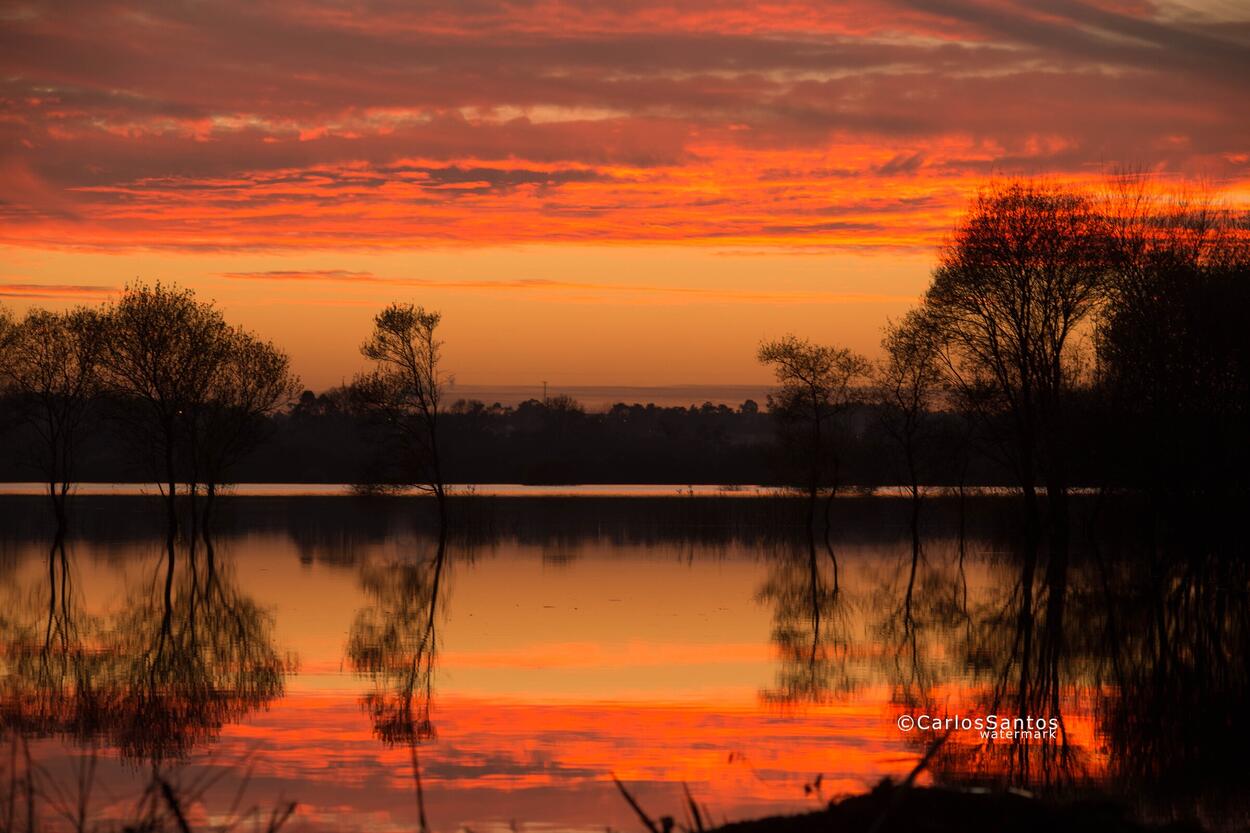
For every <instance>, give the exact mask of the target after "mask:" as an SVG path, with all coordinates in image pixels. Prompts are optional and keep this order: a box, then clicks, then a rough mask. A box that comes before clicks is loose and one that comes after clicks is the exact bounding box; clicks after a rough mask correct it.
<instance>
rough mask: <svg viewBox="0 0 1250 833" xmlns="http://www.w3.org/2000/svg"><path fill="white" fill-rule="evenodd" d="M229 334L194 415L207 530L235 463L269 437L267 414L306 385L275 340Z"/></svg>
mask: <svg viewBox="0 0 1250 833" xmlns="http://www.w3.org/2000/svg"><path fill="white" fill-rule="evenodd" d="M225 335H226V341H227V345H226V349H225V351H224V353H223V356H222V361H221V362H220V364H219V365H218V366H217V368H216V372H215V373H214V374H213V376H212V378H211V380H210V382H209V385H208V389H207V390H206V391H205V395H204V397H202V398H201V399H199V400H197V401H196V402H195V403H193V405H192V407H191V413H190V420H189V423H190V425H189V430H190V438H191V453H192V454H193V455H194V458H195V470H196V472H198V474H199V478H200V480H201V482H202V483H203V484H204V488H205V497H206V502H205V510H204V531H205V534H207V533H208V524H209V521H210V517H211V513H212V507H213V501H214V499H215V497H216V494H217V488H218V487H219V486H221V485H222V484H223V483H225V482H226V479H227V477H228V475H229V470H230V468H231V467H232V466H233V465H235V464H236V463H237V462H238V461H239V460H240V459H241V458H242V457H243V456H245V455H246V454H247V453H249V452H250V451H252V450H253V449H254V448H255V447H256V446H257V445H258V444H259V443H260V442H261V441H262V440H263V439H264V437H265V432H266V430H267V429H268V428H269V422H268V420H267V417H268V416H270V415H271V414H273V413H274V411H276V410H277V409H278V408H280V407H282V406H284V405H286V404H288V403H289V402H291V400H293V399H294V398H295V396H296V395H297V394H298V393H299V389H300V388H299V384H300V383H299V378H298V377H296V376H295V375H293V374H292V373H291V369H290V364H291V363H290V359H289V358H288V357H287V355H286V353H284V352H282V350H280V349H278V348H277V347H275V346H274V345H273V344H272V343H271V342H268V341H262V340H261V339H259V338H257V337H256V336H254V335H253V334H251V333H249V332H247V331H246V330H243V329H241V328H236V329H232V330H230V331H229V332H228V333H226V334H225Z"/></svg>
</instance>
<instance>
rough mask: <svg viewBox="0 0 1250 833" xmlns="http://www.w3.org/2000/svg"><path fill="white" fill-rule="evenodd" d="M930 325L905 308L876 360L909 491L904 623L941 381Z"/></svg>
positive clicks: (884, 415)
mask: <svg viewBox="0 0 1250 833" xmlns="http://www.w3.org/2000/svg"><path fill="white" fill-rule="evenodd" d="M932 327H933V323H932V321H931V320H930V319H929V318H928V317H927V316H926V315H924V313H923V312H922V311H920V310H913V311H912V312H909V313H908V314H907V315H906V316H905V317H904V318H903V320H902V321H899V322H891V323H889V324H887V326H886V330H885V338H884V339H883V340H882V346H883V347H884V348H885V359H884V360H883V361H881V362H879V363H878V366H877V376H876V381H877V390H878V396H879V397H880V403H879V404H880V406H881V409H880V423H881V426H882V428H883V430H884V433H885V434H886V436H888V437H889V438H890V439H891V440H893V441H894V444H895V445H896V446H897V447H898V450H899V452H900V453H901V455H902V458H903V468H904V471H905V473H906V477H907V488H908V491H909V492H910V493H911V540H912V552H911V574H910V578H909V579H908V582H907V595H906V601H905V604H904V609H905V611H906V615H905V618H904V621H905V622H908V623H910V621H911V599H912V592H913V590H914V588H915V584H916V569H917V566H918V563H919V561H920V506H921V491H920V484H921V477H922V474H921V472H922V470H923V469H924V462H923V459H922V458H924V457H925V456H926V454H927V455H932V452H933V449H932V447H931V446H930V445H929V444H930V443H931V442H932V440H933V439H934V431H935V419H934V411H935V410H936V409H937V406H938V397H939V395H940V394H941V391H942V384H943V379H942V371H941V368H940V366H939V365H938V341H937V339H936V338H935V337H934V334H933V332H932Z"/></svg>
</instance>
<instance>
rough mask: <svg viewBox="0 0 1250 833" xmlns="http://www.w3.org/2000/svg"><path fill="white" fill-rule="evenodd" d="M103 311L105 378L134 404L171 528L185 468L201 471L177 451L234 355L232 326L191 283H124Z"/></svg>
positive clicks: (188, 472) (190, 474)
mask: <svg viewBox="0 0 1250 833" xmlns="http://www.w3.org/2000/svg"><path fill="white" fill-rule="evenodd" d="M106 315H107V318H108V326H107V338H106V339H105V350H104V359H105V361H104V367H105V371H106V372H105V378H106V380H107V382H108V385H109V387H110V388H111V389H112V390H113V392H115V393H116V394H118V395H120V396H121V397H122V398H124V399H125V400H128V402H129V404H130V405H131V406H132V407H131V408H130V409H129V410H128V412H129V413H131V414H132V419H131V420H130V423H129V425H130V428H131V429H132V433H133V434H134V435H135V436H136V438H137V439H138V440H139V442H140V443H141V444H142V445H143V446H144V447H146V448H150V449H151V451H152V452H153V453H154V455H155V459H154V462H155V465H156V468H157V470H158V471H159V472H160V475H159V477H160V478H161V479H162V480H163V482H164V484H165V485H164V488H165V490H166V494H165V498H166V506H167V508H168V516H169V527H170V534H171V535H172V534H173V533H174V532H175V531H176V529H177V524H178V519H177V511H176V510H177V503H176V495H177V484H178V482H179V474H180V469H181V470H182V472H183V474H184V478H185V482H196V479H197V478H196V476H195V474H194V471H193V469H194V465H195V460H194V459H193V458H192V459H180V456H181V455H180V448H183V447H185V445H186V444H185V442H183V440H184V438H185V437H186V436H187V419H188V416H189V415H190V414H191V413H192V412H193V411H195V410H196V409H197V408H198V407H200V406H202V404H203V403H204V402H205V400H206V397H207V396H208V393H209V391H210V390H211V387H212V381H213V379H214V378H215V377H216V376H217V374H218V373H219V372H220V368H221V366H222V364H223V363H224V362H225V361H226V358H227V356H228V355H229V348H230V343H231V338H230V328H229V327H228V326H227V325H226V322H225V321H224V320H223V319H222V316H221V313H220V312H219V311H218V310H217V309H216V308H215V307H214V306H213V305H212V304H211V303H202V302H200V301H197V300H196V298H195V293H194V292H192V291H191V290H189V289H177V288H175V287H169V286H164V285H162V284H160V283H156V284H154V285H153V286H148V285H146V284H142V283H136V284H133V285H130V286H128V287H126V290H125V291H124V292H123V293H122V296H121V298H120V299H118V300H117V301H115V302H113V303H112V304H110V305H109V306H108V307H107V308H106Z"/></svg>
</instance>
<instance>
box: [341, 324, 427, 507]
mask: <svg viewBox="0 0 1250 833" xmlns="http://www.w3.org/2000/svg"><path fill="white" fill-rule="evenodd" d="M441 320H442V316H441V315H440V314H439V313H437V312H433V311H431V312H427V311H426V310H425V308H424V307H419V306H414V305H412V304H392V305H390V306H389V307H387V308H386V309H384V310H383V311H382V312H380V313H378V315H377V316H376V317H375V318H374V320H373V325H374V326H373V334H372V336H371V337H370V338H369V340H368V341H366V342H365V343H364V344H362V345H361V347H360V352H361V354H362V355H364V356H365V358H368V359H371V360H372V361H373V362H374V363H375V365H376V366H375V369H374V370H373V372H371V373H367V374H364V375H362V376H360V377H358V378H357V379H356V381H355V383H354V384H353V389H354V392H355V394H356V398H357V401H358V402H360V403H361V404H362V405H363V406H364V407H365V408H366V409H367V410H368V411H369V412H371V413H372V414H374V415H375V416H378V417H380V418H381V419H382V420H383V421H384V422H385V423H386V424H387V425H388V426H390V427H391V428H392V429H393V430H394V431H395V432H396V433H397V435H398V436H399V438H400V439H401V441H402V442H403V444H404V447H405V449H406V450H407V451H408V452H409V454H411V456H412V466H413V470H412V474H413V479H412V482H413V483H414V484H415V485H416V486H417V487H418V488H420V489H422V490H424V491H426V492H429V493H430V494H432V495H433V496H434V498H435V499H436V500H437V502H438V513H439V520H440V522H441V523H443V524H444V525H445V524H446V520H447V507H446V503H447V488H446V484H445V482H444V480H443V470H442V462H441V459H440V454H439V438H438V418H439V413H440V407H441V402H442V396H443V385H444V382H445V378H444V376H443V373H442V370H441V369H440V366H439V365H440V359H441V355H440V353H441V347H442V342H441V341H439V340H438V339H437V338H436V337H435V331H436V330H437V329H438V325H439V323H440V322H441Z"/></svg>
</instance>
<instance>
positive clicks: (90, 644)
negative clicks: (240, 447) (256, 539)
mask: <svg viewBox="0 0 1250 833" xmlns="http://www.w3.org/2000/svg"><path fill="white" fill-rule="evenodd" d="M74 574H75V566H74V564H73V558H72V556H71V555H70V554H69V551H68V550H67V547H66V545H65V540H64V537H63V536H62V535H60V534H58V535H57V536H56V538H55V539H54V542H53V544H52V547H51V549H50V550H49V556H48V569H47V572H46V574H45V575H44V578H43V580H42V581H41V584H43V583H46V587H39V588H35V589H34V590H33V592H32V593H31V594H29V595H28V596H27V598H26V600H25V601H24V602H23V601H22V600H17V603H13V604H9V605H8V606H7V610H8V612H9V613H8V615H6V616H5V617H4V618H3V620H0V627H2V628H3V635H2V636H0V640H2V641H3V663H4V667H3V669H0V670H2V672H3V673H2V674H0V681H2V687H0V720H2V721H3V723H2V728H3V730H4V732H5V734H7V735H9V736H10V739H11V743H12V745H13V750H14V755H13V756H12V759H11V760H10V762H9V769H10V772H9V776H10V778H11V779H12V780H13V781H14V782H16V781H17V780H18V778H19V772H18V767H19V760H18V756H17V754H16V750H17V749H18V747H19V745H20V746H21V747H22V748H23V749H25V750H29V743H30V741H32V740H36V739H40V738H52V737H56V738H62V739H64V740H67V741H69V742H70V743H74V744H78V745H81V746H84V747H86V748H87V750H88V751H87V752H86V753H84V754H82V755H81V756H79V758H80V767H79V769H80V772H79V778H80V783H79V784H78V785H77V788H78V791H79V797H78V800H79V801H81V802H82V804H81V806H80V807H78V808H77V810H76V812H77V813H78V814H79V821H81V820H82V819H84V818H87V817H88V815H89V808H88V806H87V801H88V798H89V793H90V783H89V781H90V774H91V773H94V767H95V755H96V750H97V749H98V748H100V747H107V748H112V749H115V750H117V752H118V754H119V755H120V756H121V757H122V759H123V760H125V761H127V762H129V763H131V764H133V765H135V766H144V767H147V768H149V769H150V770H151V773H152V783H153V784H157V783H161V782H163V783H165V784H168V783H169V780H168V779H169V778H171V777H174V776H173V774H172V770H173V769H176V768H177V767H179V766H180V765H181V764H182V763H184V762H185V761H186V759H187V757H188V755H189V754H190V753H191V752H192V751H193V750H194V749H196V748H197V747H200V746H202V745H204V744H206V743H208V742H210V741H212V740H214V739H215V738H216V737H217V736H218V734H219V733H220V731H221V729H222V728H223V727H224V726H225V725H227V724H229V723H232V722H235V721H238V720H241V719H242V718H243V717H244V716H246V715H247V714H248V713H250V712H252V711H254V710H256V709H259V708H263V707H266V706H267V705H268V704H269V703H270V702H272V701H273V700H275V699H277V698H280V697H281V696H282V693H283V690H284V681H285V676H286V675H287V674H288V673H291V672H293V671H294V668H295V662H294V660H293V659H292V658H289V657H286V656H284V655H283V654H281V653H280V652H279V651H278V650H277V648H276V647H275V645H274V640H273V634H272V628H273V619H272V616H271V615H270V614H269V613H268V612H267V611H265V610H264V609H262V608H261V607H260V606H259V605H258V604H257V603H256V602H255V600H253V599H252V598H251V597H250V596H249V595H248V594H247V593H245V592H244V591H243V590H242V589H241V588H240V587H239V586H238V584H237V582H236V580H235V578H234V574H233V570H232V568H231V566H230V565H229V564H228V563H225V562H222V561H221V560H220V559H219V558H218V557H217V554H216V551H215V547H214V544H213V542H212V540H211V539H206V540H205V541H204V542H203V544H202V545H199V544H197V542H195V541H192V542H190V543H189V544H188V545H187V546H186V548H185V549H183V548H181V547H180V546H179V545H178V544H177V543H176V542H175V541H174V539H173V538H172V537H170V538H168V539H167V540H166V545H165V548H164V552H163V553H162V554H161V557H160V558H159V559H158V560H157V563H156V564H155V565H154V568H153V570H152V571H151V573H149V574H148V577H147V580H145V581H142V582H139V583H138V584H137V585H136V586H131V587H129V588H128V589H127V592H126V594H125V601H124V603H123V604H122V606H121V608H120V609H119V610H118V611H117V612H116V613H114V614H111V615H108V616H102V617H101V616H89V615H87V614H86V613H84V612H83V609H82V601H81V593H80V592H78V590H77V589H76V587H75V581H74ZM20 778H21V780H22V782H23V783H24V784H25V785H26V789H27V796H28V799H29V800H28V801H27V802H26V804H25V805H24V807H23V808H22V810H21V812H22V813H24V819H25V821H26V823H27V824H28V825H30V826H32V829H33V826H37V817H38V813H39V812H40V808H39V807H38V806H37V804H36V801H35V800H34V799H35V797H36V795H38V794H39V790H38V789H37V785H39V779H40V773H39V771H38V768H37V766H36V765H34V764H32V763H31V762H30V760H26V762H25V769H24V772H22V773H21V775H20ZM43 780H44V781H45V782H47V781H48V776H45V777H44V778H43ZM42 788H43V789H44V791H45V792H48V793H56V794H60V793H62V785H59V784H54V783H43V784H42ZM53 788H55V789H53ZM10 793H12V790H11V791H10ZM10 797H11V798H12V796H10ZM148 805H149V806H148V807H147V809H146V810H143V811H142V812H144V813H146V814H147V818H148V820H149V821H151V820H152V818H153V815H152V814H153V813H155V812H157V809H156V808H155V805H153V804H152V802H151V801H149V802H148ZM137 812H139V811H137ZM62 813H63V814H64V811H62ZM11 829H12V828H11Z"/></svg>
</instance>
